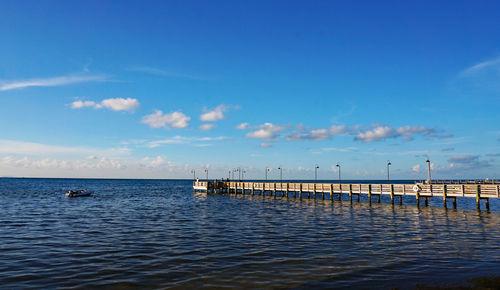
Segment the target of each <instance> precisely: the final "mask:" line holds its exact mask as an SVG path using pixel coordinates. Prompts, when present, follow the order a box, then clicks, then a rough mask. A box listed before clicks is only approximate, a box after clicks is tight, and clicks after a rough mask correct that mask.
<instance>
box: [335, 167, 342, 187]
mask: <svg viewBox="0 0 500 290" xmlns="http://www.w3.org/2000/svg"><path fill="white" fill-rule="evenodd" d="M335 166H337V167H338V168H339V184H340V182H341V181H342V179H341V178H340V164H338V163H337V165H335Z"/></svg>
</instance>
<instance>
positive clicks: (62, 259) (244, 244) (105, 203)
mask: <svg viewBox="0 0 500 290" xmlns="http://www.w3.org/2000/svg"><path fill="white" fill-rule="evenodd" d="M76 187H78V188H87V189H89V190H93V191H94V192H95V193H96V198H88V199H84V198H81V199H67V198H65V197H64V192H65V191H66V190H67V188H76ZM0 188H1V190H0V224H1V227H0V240H1V241H2V243H1V244H0V250H1V253H2V254H1V255H0V285H3V287H6V288H29V287H33V288H40V287H43V288H52V287H73V286H78V287H84V288H94V287H102V286H104V287H120V288H135V287H144V288H149V287H152V288H155V287H190V288H191V287H200V286H205V287H222V286H230V287H240V288H242V287H264V288H271V287H304V288H308V287H328V288H337V287H338V288H341V287H348V286H349V287H357V288H388V287H411V286H412V285H415V284H417V283H425V284H434V283H449V282H453V281H456V280H457V279H465V278H467V277H471V276H478V275H488V274H493V273H498V272H499V266H498V261H499V260H500V229H499V226H498V225H499V224H500V215H499V213H498V212H495V211H497V210H498V208H499V207H498V205H497V204H496V203H492V204H491V207H492V208H491V212H486V211H481V212H477V211H476V210H475V205H474V201H472V204H471V206H470V208H471V209H469V205H467V204H463V207H464V209H460V206H459V209H457V210H454V209H444V208H442V207H420V208H417V207H416V206H415V204H414V203H411V204H403V205H402V206H400V205H391V204H390V203H388V202H387V201H386V200H384V199H383V200H382V203H380V204H379V203H372V204H369V203H368V202H361V203H357V202H353V203H350V202H349V201H348V200H343V201H341V202H338V201H334V202H331V201H330V200H321V199H316V200H312V199H310V200H307V199H303V200H302V201H300V200H287V199H286V198H285V199H280V198H277V199H275V198H273V197H262V196H249V195H245V196H242V195H234V194H233V195H227V194H225V195H214V194H208V195H207V194H198V193H197V194H193V192H192V182H191V181H137V180H51V179H47V180H17V179H15V180H1V179H0ZM464 202H465V201H464ZM459 205H460V204H459Z"/></svg>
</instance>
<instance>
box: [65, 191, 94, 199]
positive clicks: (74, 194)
mask: <svg viewBox="0 0 500 290" xmlns="http://www.w3.org/2000/svg"><path fill="white" fill-rule="evenodd" d="M91 194H92V193H91V192H88V191H86V190H85V189H82V190H68V192H67V193H66V197H80V196H90V195H91Z"/></svg>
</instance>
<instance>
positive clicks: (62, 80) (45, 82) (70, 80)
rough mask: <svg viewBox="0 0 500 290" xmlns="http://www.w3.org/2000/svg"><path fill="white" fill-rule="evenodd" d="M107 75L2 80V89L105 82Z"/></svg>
mask: <svg viewBox="0 0 500 290" xmlns="http://www.w3.org/2000/svg"><path fill="white" fill-rule="evenodd" d="M108 80H109V79H108V77H107V76H105V75H67V76H59V77H52V78H37V79H27V80H17V81H5V80H4V81H1V80H0V91H8V90H14V89H22V88H27V87H57V86H65V85H70V84H76V83H86V82H105V81H108Z"/></svg>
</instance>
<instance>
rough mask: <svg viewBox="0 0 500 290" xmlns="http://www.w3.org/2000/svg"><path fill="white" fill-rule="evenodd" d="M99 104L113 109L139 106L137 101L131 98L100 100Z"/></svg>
mask: <svg viewBox="0 0 500 290" xmlns="http://www.w3.org/2000/svg"><path fill="white" fill-rule="evenodd" d="M101 105H102V106H103V107H104V108H108V109H110V110H113V111H131V110H135V109H137V108H139V101H137V99H133V98H126V99H124V98H114V99H105V100H102V102H101Z"/></svg>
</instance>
